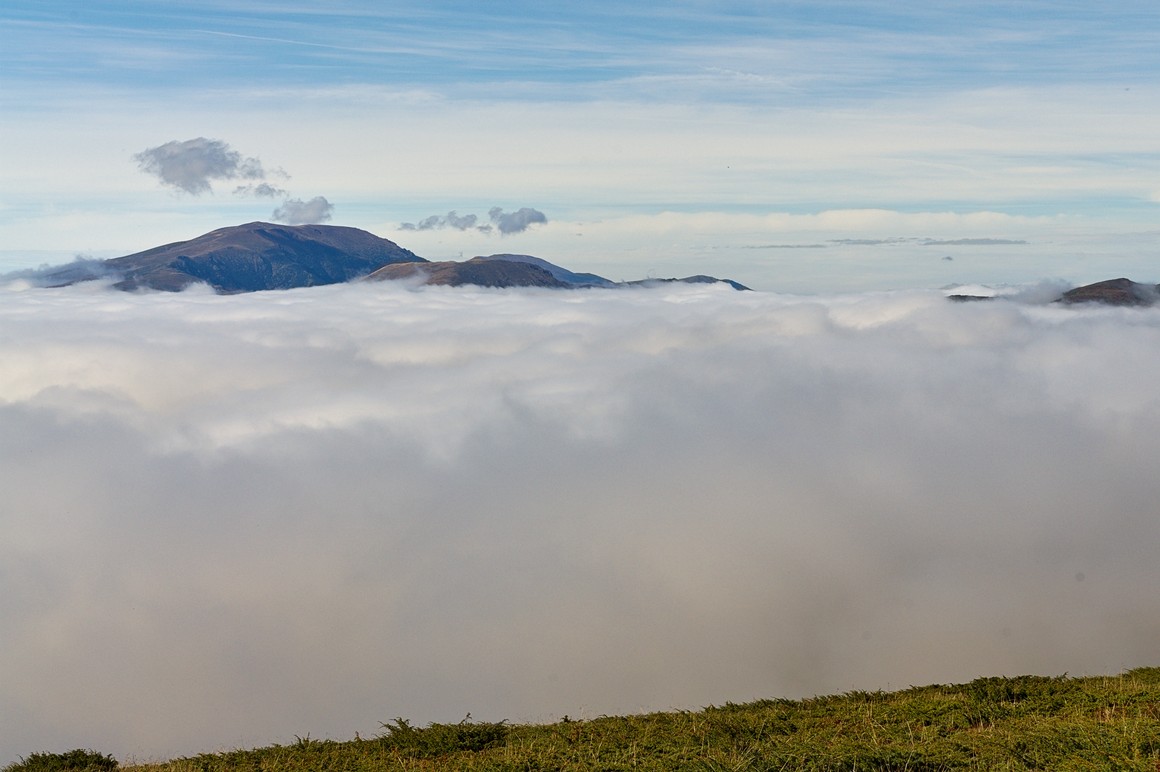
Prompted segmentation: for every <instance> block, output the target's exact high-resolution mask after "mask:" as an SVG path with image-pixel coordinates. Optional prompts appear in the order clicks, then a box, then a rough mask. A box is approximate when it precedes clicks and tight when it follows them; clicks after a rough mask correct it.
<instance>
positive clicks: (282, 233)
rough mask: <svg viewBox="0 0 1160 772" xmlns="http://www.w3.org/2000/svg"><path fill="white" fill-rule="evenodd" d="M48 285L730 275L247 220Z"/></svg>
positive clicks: (71, 268)
mask: <svg viewBox="0 0 1160 772" xmlns="http://www.w3.org/2000/svg"><path fill="white" fill-rule="evenodd" d="M36 274H37V276H38V278H39V280H40V281H41V282H43V283H45V284H47V285H49V286H53V287H62V286H66V285H69V284H75V283H77V282H81V281H90V280H93V279H108V278H112V279H113V280H114V284H113V286H114V287H116V288H117V289H122V290H138V289H154V290H165V291H170V292H177V291H180V290H182V289H185V288H186V287H188V286H189V285H191V284H194V283H196V282H204V283H206V284H208V285H209V286H211V287H213V288H214V290H216V291H217V292H221V293H226V294H229V293H235V292H256V291H259V290H274V289H291V288H294V287H311V286H316V285H321V284H336V283H339V282H347V281H353V280H356V279H363V278H365V279H368V280H373V281H381V280H390V279H412V280H415V279H418V280H419V281H421V283H424V284H445V285H450V286H460V285H464V284H471V285H477V286H481V287H551V288H555V289H573V288H583V287H622V286H632V285H646V286H647V285H652V284H659V283H665V282H674V281H679V282H692V283H710V282H717V281H725V282H726V283H727V284H729V285H730V286H731V287H733V288H735V289H748V288H747V287H745V286H743V285H741V284H738V283H737V282H735V281H729V280H727V279H725V280H721V279H715V278H713V277H711V276H690V277H688V278H685V279H648V280H645V281H640V282H614V281H610V280H608V279H605V278H604V277H602V276H597V275H596V274H592V273H575V272H573V271H569V270H568V269H566V268H561V267H560V266H558V265H553V264H552V263H549V262H548V261H547V260H544V259H542V258H539V257H533V256H531V255H509V254H500V255H488V256H480V257H473V258H472V259H470V260H467V261H463V262H429V261H427V260H425V259H423V258H422V257H419V256H418V255H416V254H415V253H414V252H411V251H410V250H408V249H404V248H403V247H400V246H399V245H398V244H396V243H394V242H393V241H388V240H387V239H383V238H379V237H378V236H375V235H374V234H372V233H367V232H366V231H364V230H359V229H358V228H346V227H341V226H335V225H274V224H271V223H265V222H252V223H248V224H246V225H237V226H231V227H228V228H219V229H218V230H216V231H212V232H210V233H206V234H205V235H203V236H198V237H197V238H194V239H190V240H189V241H178V242H175V243H173V244H165V245H163V246H160V247H154V248H153V249H147V250H145V251H144V252H138V253H136V254H133V255H126V256H125V257H115V258H112V259H111V260H85V261H78V262H75V263H72V264H70V265H65V266H60V267H58V268H50V269H47V270H45V271H37V272H36Z"/></svg>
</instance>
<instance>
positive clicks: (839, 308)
mask: <svg viewBox="0 0 1160 772" xmlns="http://www.w3.org/2000/svg"><path fill="white" fill-rule="evenodd" d="M1157 351H1160V309H1150V310H1137V309H1113V308H1058V307H1054V306H1045V305H1032V304H1020V303H1017V302H1006V301H996V302H994V303H975V304H952V303H949V302H946V301H945V300H944V298H943V297H942V295H941V294H940V293H937V292H903V293H879V294H866V295H845V296H833V297H793V296H780V295H774V294H767V293H759V292H754V293H739V292H735V291H733V290H731V289H727V288H719V287H714V286H695V287H685V286H682V287H666V288H663V289H653V290H639V291H629V290H626V291H591V292H570V293H561V292H553V291H483V290H471V289H447V288H424V289H422V290H418V291H414V290H409V289H407V288H404V287H400V286H398V285H394V284H391V283H383V284H376V285H373V286H372V285H367V286H361V285H339V286H332V287H319V288H311V289H305V290H293V291H286V292H270V293H255V294H252V295H238V296H230V297H221V296H215V295H212V294H210V293H209V292H208V291H205V290H196V289H195V290H192V291H188V292H186V293H182V294H179V295H171V294H163V293H157V294H142V295H133V294H126V293H117V292H112V291H110V290H107V289H104V288H102V287H100V286H98V285H95V284H90V285H87V286H77V287H72V288H65V289H59V290H45V289H29V288H27V287H26V286H24V285H21V284H19V283H13V284H9V285H8V286H6V287H3V288H0V650H2V651H4V652H5V656H4V657H2V658H0V684H2V685H3V686H2V694H0V748H2V749H4V751H3V754H0V755H2V756H3V758H0V764H2V763H7V762H9V761H12V760H15V759H16V758H17V756H19V755H27V754H28V753H31V752H34V751H41V750H55V751H60V750H67V749H69V748H73V747H91V748H94V749H97V750H100V751H102V752H107V753H113V754H115V755H116V756H117V757H118V758H120V759H122V760H124V759H126V758H128V757H130V756H133V757H136V758H138V759H153V758H159V757H167V756H170V755H175V754H189V753H194V752H200V751H211V750H219V749H228V748H233V747H239V746H244V747H249V746H253V745H258V744H270V743H273V742H281V743H287V742H292V741H293V740H294V736H295V735H301V736H305V735H306V734H309V735H310V736H311V737H316V738H317V737H335V738H340V739H345V738H350V737H353V735H354V733H355V732H356V731H357V732H360V733H361V734H362V735H363V736H369V735H373V734H374V733H375V732H376V731H378V730H379V722H383V721H388V720H390V719H393V718H394V717H396V716H403V717H407V718H410V719H412V720H413V721H416V722H419V723H425V722H428V721H458V720H459V719H461V718H463V716H464V715H465V714H467V713H468V712H470V713H471V714H472V716H473V717H475V718H477V719H484V720H498V719H504V718H506V719H510V720H513V721H547V720H554V719H557V718H559V717H560V716H562V715H564V714H569V715H571V716H573V717H577V716H579V717H594V716H597V715H600V714H611V713H620V712H628V711H638V710H654V709H667V708H695V707H699V706H703V705H707V704H711V703H712V704H721V703H724V702H726V701H734V702H738V701H744V700H750V699H755V698H761V697H775V696H807V695H812V694H818V693H826V692H832V691H843V690H848V689H854V688H859V689H878V688H883V689H887V688H901V687H905V686H907V685H910V684H922V683H931V682H946V681H958V680H965V679H970V678H973V677H976V676H979V675H998V674H1021V673H1044V674H1059V673H1062V672H1065V671H1066V672H1069V673H1071V674H1073V675H1079V674H1085V673H1115V672H1118V671H1120V670H1122V669H1124V668H1127V667H1132V666H1138V665H1148V664H1160V573H1158V572H1157V570H1156V554H1155V548H1156V545H1157V544H1160V518H1158V517H1157V511H1158V510H1160V505H1158V502H1160V477H1158V476H1157V474H1156V459H1157V458H1160V392H1158V391H1157V383H1160V359H1158V358H1157V357H1156V352H1157Z"/></svg>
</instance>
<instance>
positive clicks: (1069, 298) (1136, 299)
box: [1060, 278, 1160, 306]
mask: <svg viewBox="0 0 1160 772" xmlns="http://www.w3.org/2000/svg"><path fill="white" fill-rule="evenodd" d="M1157 300H1160V284H1157V285H1155V286H1153V285H1151V284H1141V283H1139V282H1135V281H1132V280H1131V279H1123V278H1120V279H1108V280H1107V281H1098V282H1096V283H1095V284H1086V285H1084V286H1082V287H1076V288H1075V289H1070V290H1068V291H1067V292H1065V293H1063V296H1062V297H1060V301H1062V302H1064V303H1107V304H1109V305H1113V306H1150V305H1152V304H1153V303H1155V302H1156V301H1157Z"/></svg>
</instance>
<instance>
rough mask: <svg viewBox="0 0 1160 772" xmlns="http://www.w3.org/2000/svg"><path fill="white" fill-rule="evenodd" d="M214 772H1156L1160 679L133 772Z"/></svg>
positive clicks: (482, 733)
mask: <svg viewBox="0 0 1160 772" xmlns="http://www.w3.org/2000/svg"><path fill="white" fill-rule="evenodd" d="M130 769H134V770H137V772H162V771H164V772H195V771H197V772H216V771H217V770H254V771H255V772H258V771H259V770H260V771H263V772H265V771H266V770H269V771H270V772H274V771H275V770H285V771H286V772H298V771H302V772H305V770H333V771H334V772H339V771H340V770H341V771H342V772H348V771H349V772H356V771H357V770H589V769H599V770H632V769H646V770H647V769H653V770H701V771H706V770H850V771H851V772H854V771H855V770H867V771H868V770H900V771H901V770H908V771H910V772H923V771H930V770H956V769H969V770H1141V771H1146V772H1160V667H1148V668H1137V669H1135V670H1131V671H1128V672H1126V673H1124V674H1122V675H1120V676H1114V677H1094V678H1068V677H1066V676H1064V677H1058V678H1048V677H1041V676H1021V677H1018V678H980V679H977V680H975V681H972V682H970V683H968V684H964V685H959V686H924V687H915V688H911V689H906V690H904V691H899V692H892V693H885V692H851V693H848V694H842V695H836V696H830V697H816V698H813V699H807V700H783V699H777V700H761V701H758V702H752V703H748V704H744V705H734V704H727V705H724V706H721V707H710V708H705V709H704V710H699V711H680V712H669V713H651V714H647V715H635V716H620V717H602V718H597V719H593V720H590V721H573V720H567V719H565V720H564V721H561V722H559V723H556V724H547V725H509V724H507V723H502V722H501V723H498V724H495V723H481V722H471V721H469V720H464V721H463V722H461V723H459V724H432V725H430V726H427V727H414V726H411V725H410V724H409V723H408V722H406V721H404V720H402V719H396V720H395V721H393V722H390V723H388V724H384V725H383V733H382V735H381V736H380V737H376V738H374V739H355V740H351V741H346V742H338V741H334V740H312V739H310V738H300V739H299V740H298V741H297V742H296V743H294V744H291V745H286V746H280V745H275V746H272V747H269V748H259V749H255V750H236V751H232V752H229V753H221V754H203V755H200V756H195V757H191V758H183V759H175V760H173V761H170V762H168V763H165V764H155V765H144V766H139V767H131V768H130Z"/></svg>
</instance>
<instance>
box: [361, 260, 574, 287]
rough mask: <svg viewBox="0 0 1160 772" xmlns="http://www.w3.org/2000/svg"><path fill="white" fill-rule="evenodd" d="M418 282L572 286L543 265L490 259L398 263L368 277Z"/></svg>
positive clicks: (488, 285)
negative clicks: (414, 280) (415, 280)
mask: <svg viewBox="0 0 1160 772" xmlns="http://www.w3.org/2000/svg"><path fill="white" fill-rule="evenodd" d="M398 279H417V280H418V282H419V283H421V284H442V285H446V286H449V287H459V286H462V285H464V284H471V285H475V286H477V287H551V288H553V289H567V288H569V287H571V286H574V285H571V284H568V283H567V282H563V281H560V280H559V279H557V278H556V277H555V276H553V275H552V273H551V272H550V271H548V270H547V269H545V268H544V267H543V266H540V265H534V264H532V263H525V262H521V261H517V260H488V259H486V258H482V257H473V258H472V259H470V260H465V261H463V262H456V261H446V262H426V263H395V264H393V265H385V266H383V267H382V268H380V269H378V270H377V271H374V272H373V273H371V274H370V275H368V276H367V277H366V280H367V281H393V280H398Z"/></svg>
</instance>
